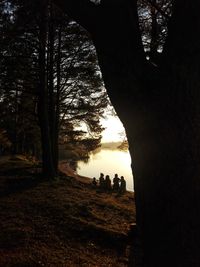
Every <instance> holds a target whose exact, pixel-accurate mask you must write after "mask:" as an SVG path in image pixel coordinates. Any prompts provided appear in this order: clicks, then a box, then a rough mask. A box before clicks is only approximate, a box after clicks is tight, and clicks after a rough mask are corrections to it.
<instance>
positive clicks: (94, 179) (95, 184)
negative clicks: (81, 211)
mask: <svg viewBox="0 0 200 267" xmlns="http://www.w3.org/2000/svg"><path fill="white" fill-rule="evenodd" d="M92 186H94V187H96V186H97V180H96V178H95V177H93V179H92Z"/></svg>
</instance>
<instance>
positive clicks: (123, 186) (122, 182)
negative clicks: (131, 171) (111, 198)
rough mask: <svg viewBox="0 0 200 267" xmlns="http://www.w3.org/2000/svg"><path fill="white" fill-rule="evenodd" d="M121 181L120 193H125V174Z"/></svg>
mask: <svg viewBox="0 0 200 267" xmlns="http://www.w3.org/2000/svg"><path fill="white" fill-rule="evenodd" d="M120 181H121V183H120V188H119V193H120V194H124V193H125V192H126V181H125V179H124V176H121V179H120Z"/></svg>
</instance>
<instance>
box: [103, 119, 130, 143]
mask: <svg viewBox="0 0 200 267" xmlns="http://www.w3.org/2000/svg"><path fill="white" fill-rule="evenodd" d="M101 123H102V126H103V127H105V128H106V129H105V130H104V131H103V133H102V136H103V137H102V143H106V142H119V141H122V140H123V139H124V137H125V136H126V133H125V130H124V127H123V124H122V123H121V121H120V119H119V118H118V117H117V116H110V115H108V116H107V117H106V119H102V121H101Z"/></svg>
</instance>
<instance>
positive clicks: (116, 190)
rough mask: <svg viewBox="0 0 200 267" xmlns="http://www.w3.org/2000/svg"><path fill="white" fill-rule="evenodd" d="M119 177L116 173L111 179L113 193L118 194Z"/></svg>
mask: <svg viewBox="0 0 200 267" xmlns="http://www.w3.org/2000/svg"><path fill="white" fill-rule="evenodd" d="M119 181H120V179H119V177H118V174H117V173H116V174H115V176H114V178H113V191H114V192H118V191H119Z"/></svg>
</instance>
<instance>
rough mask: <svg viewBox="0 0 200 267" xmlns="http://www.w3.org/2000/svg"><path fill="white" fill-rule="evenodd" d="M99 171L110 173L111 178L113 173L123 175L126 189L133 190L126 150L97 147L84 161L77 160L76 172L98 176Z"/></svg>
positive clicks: (129, 159)
mask: <svg viewBox="0 0 200 267" xmlns="http://www.w3.org/2000/svg"><path fill="white" fill-rule="evenodd" d="M100 172H103V173H104V174H105V175H106V174H108V175H110V178H111V179H113V177H114V174H115V173H117V174H118V175H119V177H120V176H122V175H123V176H124V178H125V180H126V184H127V190H130V191H133V175H132V170H131V158H130V154H129V152H128V151H121V150H118V149H112V150H111V149H105V148H103V149H99V150H96V151H94V152H93V153H91V155H90V158H89V160H88V161H87V162H86V161H85V162H83V161H79V162H78V166H77V173H78V174H80V175H83V176H87V177H91V178H92V177H96V178H97V179H98V178H99V175H100Z"/></svg>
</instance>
